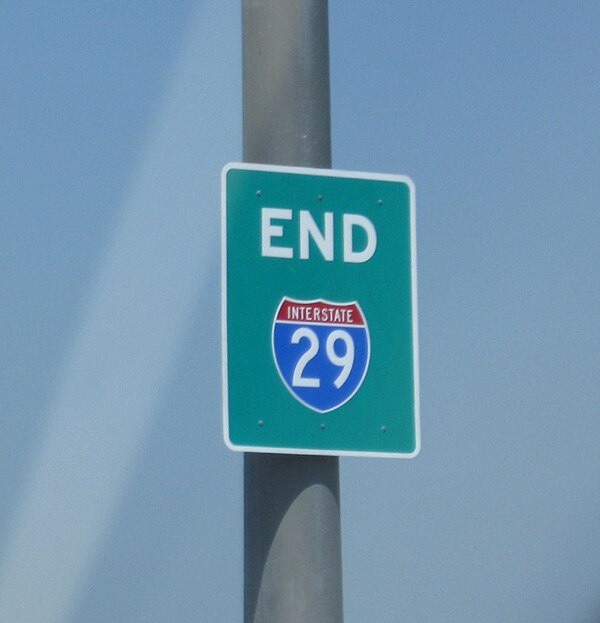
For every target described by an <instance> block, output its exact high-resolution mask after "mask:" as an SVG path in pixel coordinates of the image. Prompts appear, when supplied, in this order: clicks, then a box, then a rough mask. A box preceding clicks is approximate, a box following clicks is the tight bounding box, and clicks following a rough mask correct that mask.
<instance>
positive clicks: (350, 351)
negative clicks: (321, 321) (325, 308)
mask: <svg viewBox="0 0 600 623" xmlns="http://www.w3.org/2000/svg"><path fill="white" fill-rule="evenodd" d="M302 338H306V339H307V340H308V348H307V350H306V351H304V353H303V354H302V356H301V357H300V359H298V363H296V366H295V368H294V374H293V376H292V385H293V386H294V387H320V386H321V379H320V378H314V377H307V376H304V369H305V368H306V366H307V364H308V363H309V362H310V361H311V360H312V359H313V358H314V357H315V356H316V355H317V353H318V352H319V346H320V345H319V338H318V336H317V334H316V333H315V332H314V331H313V330H312V329H309V328H308V327H300V328H299V329H296V331H294V333H293V334H292V344H299V343H300V340H301V339H302ZM337 342H343V343H344V352H343V354H341V355H339V354H338V353H337V352H336V348H337V347H336V344H337ZM325 353H326V354H327V359H329V361H330V362H331V363H332V364H333V365H334V366H337V367H338V368H342V370H341V372H340V373H339V375H338V376H337V378H336V379H335V380H334V381H333V384H334V385H335V386H336V387H337V388H338V389H339V388H340V387H342V385H343V384H344V383H345V382H346V381H347V380H348V377H349V376H350V372H351V371H352V366H353V365H354V340H353V339H352V336H351V335H350V334H349V333H348V331H344V330H343V329H336V330H334V331H332V332H331V333H330V334H329V335H328V336H327V340H326V342H325Z"/></svg>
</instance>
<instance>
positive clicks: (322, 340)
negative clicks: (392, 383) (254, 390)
mask: <svg viewBox="0 0 600 623" xmlns="http://www.w3.org/2000/svg"><path fill="white" fill-rule="evenodd" d="M272 349H273V358H274V360H275V364H276V367H277V370H278V372H279V376H280V377H281V380H282V381H283V383H284V385H285V387H286V388H287V389H288V391H289V392H290V393H291V394H292V395H293V396H294V398H296V399H297V400H298V401H299V402H301V403H302V404H303V405H305V406H306V407H308V408H310V409H312V410H313V411H317V412H319V413H326V412H328V411H333V410H334V409H337V408H338V407H341V406H342V405H343V404H345V403H346V402H348V401H349V400H350V399H351V398H352V396H354V394H355V393H356V392H357V391H358V390H359V388H360V386H361V384H362V382H363V380H364V378H365V375H366V373H367V370H368V368H369V358H370V349H371V347H370V340H369V330H368V326H367V322H366V319H365V316H364V314H363V312H362V310H361V308H360V307H359V305H358V303H357V302H356V301H353V302H348V303H339V302H333V301H326V300H324V299H315V300H311V301H300V300H295V299H292V298H289V297H284V298H283V299H282V300H281V302H280V304H279V306H278V308H277V311H276V312H275V317H274V319H273V332H272Z"/></svg>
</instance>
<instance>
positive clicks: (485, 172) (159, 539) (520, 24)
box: [0, 0, 600, 623]
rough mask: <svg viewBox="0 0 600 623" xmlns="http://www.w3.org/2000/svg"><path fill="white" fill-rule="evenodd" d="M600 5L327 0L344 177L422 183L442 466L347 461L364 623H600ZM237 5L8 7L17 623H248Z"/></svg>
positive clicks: (423, 269)
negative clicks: (223, 299)
mask: <svg viewBox="0 0 600 623" xmlns="http://www.w3.org/2000/svg"><path fill="white" fill-rule="evenodd" d="M599 28H600V8H599V6H598V5H597V4H596V3H592V2H581V3H576V4H574V3H568V2H556V3H552V4H551V5H550V4H548V3H541V2H526V3H523V2H506V3H483V4H481V3H479V4H477V3H466V2H459V3H456V2H453V3H450V2H436V3H428V4H424V3H419V2H402V3H400V2H384V1H383V0H374V1H373V2H370V3H368V5H366V4H365V3H363V2H358V0H346V1H345V2H343V3H341V2H331V3H330V37H331V40H330V47H331V79H332V82H331V89H332V130H333V164H334V166H335V167H336V168H339V169H350V170H359V171H373V172H381V173H398V174H406V175H409V176H410V177H411V178H412V179H413V180H414V182H415V184H416V189H417V246H418V277H419V328H420V342H421V343H420V346H421V350H420V361H421V426H422V430H421V433H422V450H421V454H420V455H419V456H418V457H417V458H416V459H413V460H411V461H390V460H383V459H379V460H377V459H343V460H342V461H341V491H342V538H343V559H344V592H345V618H346V621H347V622H348V623H355V622H356V623H357V622H358V621H364V620H365V619H367V618H369V619H371V618H372V619H377V620H378V621H382V622H384V621H390V622H395V621H399V620H404V619H405V620H411V621H444V623H452V622H455V621H456V622H458V621H460V622H461V623H463V622H465V621H469V622H473V623H475V622H477V623H479V622H481V621H486V622H490V623H494V622H498V623H500V622H502V623H504V622H505V621H511V620H526V621H533V622H537V621H539V622H540V623H541V622H542V621H543V622H544V623H547V622H553V621H556V622H558V621H565V620H569V621H578V622H583V623H588V622H589V623H592V622H593V621H597V620H598V618H600V565H599V564H598V561H599V560H600V531H599V529H598V525H600V523H599V521H598V520H599V515H600V501H599V500H600V498H599V496H598V487H597V475H598V473H599V472H600V452H599V451H598V440H599V439H600V417H599V416H600V382H599V378H598V376H599V375H598V352H599V350H600V330H599V327H598V318H599V317H600V251H599V248H600V245H599V244H598V241H599V239H600V218H599V216H598V215H599V213H600V211H599V208H600V205H599V200H598V197H599V196H600V182H599V176H598V171H599V170H600V121H599V120H598V110H599V108H600V82H599V80H598V76H599V75H600V49H599V47H600V44H599V43H598V40H599V38H598V36H597V33H598V30H599ZM240 50H241V42H240V16H239V6H238V3H237V2H229V1H227V2H219V3H216V2H191V1H174V2H169V3H166V2H155V3H143V2H129V3H127V5H126V6H123V3H117V2H107V3H98V4H94V5H92V4H88V3H77V2H65V3H61V4H60V5H56V4H49V3H43V2H32V3H28V4H22V3H5V4H4V5H3V6H2V7H0V76H1V78H2V81H1V84H2V97H1V98H0V119H1V123H0V145H1V148H0V158H1V168H0V224H1V226H0V345H1V352H2V355H3V357H2V360H3V363H2V367H1V374H0V444H1V450H0V619H2V620H12V621H19V622H23V623H29V622H31V623H34V622H35V623H76V622H77V623H80V622H81V623H84V622H85V623H96V622H98V623H99V622H101V621H102V622H105V621H121V622H124V623H127V622H130V621H131V622H132V623H133V622H134V621H136V622H137V621H140V620H143V621H146V622H148V623H155V622H156V623H158V622H163V621H169V622H170V623H173V622H175V621H176V622H179V621H182V622H183V621H195V620H198V621H231V620H236V619H237V620H239V619H240V618H241V613H242V463H241V457H240V456H239V455H237V454H235V453H232V452H230V451H229V450H227V449H226V448H225V446H224V444H223V442H222V436H221V414H220V391H219V384H220V379H219V375H220V336H219V173H220V169H221V167H222V166H223V165H224V164H225V163H226V162H229V161H232V160H239V159H240V158H241V68H240V64H241V63H240Z"/></svg>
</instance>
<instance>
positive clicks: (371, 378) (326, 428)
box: [222, 164, 420, 457]
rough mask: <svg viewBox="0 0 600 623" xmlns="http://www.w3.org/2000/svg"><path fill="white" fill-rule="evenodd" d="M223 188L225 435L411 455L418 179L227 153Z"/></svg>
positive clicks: (248, 446)
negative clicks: (263, 161) (241, 160)
mask: <svg viewBox="0 0 600 623" xmlns="http://www.w3.org/2000/svg"><path fill="white" fill-rule="evenodd" d="M222 188H223V190H222V193H223V198H222V245H223V246H222V297H223V300H222V305H223V309H222V322H223V325H222V333H223V418H224V436H225V441H226V443H227V445H228V446H229V447H230V448H232V449H234V450H240V451H249V452H279V453H293V454H334V455H362V456H388V457H413V456H415V455H416V454H417V453H418V452H419V447H420V434H419V383H418V356H417V314H416V310H417V292H416V266H415V257H416V251H415V214H414V211H415V208H414V194H415V193H414V186H413V184H412V182H411V180H410V179H408V178H406V177H401V176H392V175H375V174H368V173H350V172H345V171H333V170H329V169H305V168H291V167H279V166H266V165H254V164H229V165H227V166H226V167H225V168H224V169H223V187H222Z"/></svg>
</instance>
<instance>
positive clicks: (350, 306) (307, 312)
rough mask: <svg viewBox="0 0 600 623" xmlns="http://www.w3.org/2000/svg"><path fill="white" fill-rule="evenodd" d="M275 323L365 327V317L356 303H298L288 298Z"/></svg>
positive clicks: (284, 300)
mask: <svg viewBox="0 0 600 623" xmlns="http://www.w3.org/2000/svg"><path fill="white" fill-rule="evenodd" d="M275 321H276V322H277V321H284V322H301V323H303V324H306V323H309V324H335V325H346V326H348V325H351V326H364V325H365V320H364V317H363V315H362V312H361V311H360V307H359V306H358V304H357V303H356V302H351V303H331V302H330V301H326V300H324V299H315V300H314V301H296V300H294V299H290V298H287V297H285V298H284V299H283V300H282V301H281V304H280V305H279V309H278V310H277V314H276V315H275Z"/></svg>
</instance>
